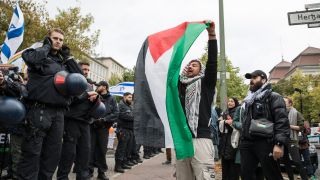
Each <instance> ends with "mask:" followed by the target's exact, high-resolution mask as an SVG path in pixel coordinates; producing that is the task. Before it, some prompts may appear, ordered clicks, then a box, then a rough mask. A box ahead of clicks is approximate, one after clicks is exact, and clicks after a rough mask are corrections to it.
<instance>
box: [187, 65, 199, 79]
mask: <svg viewBox="0 0 320 180" xmlns="http://www.w3.org/2000/svg"><path fill="white" fill-rule="evenodd" d="M200 70H201V65H200V63H199V62H197V61H192V62H190V63H189V65H188V68H187V77H189V78H192V77H194V76H196V75H198V74H199V73H200Z"/></svg>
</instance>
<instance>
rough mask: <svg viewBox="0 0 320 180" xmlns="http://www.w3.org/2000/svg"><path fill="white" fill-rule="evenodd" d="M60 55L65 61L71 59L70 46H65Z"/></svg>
mask: <svg viewBox="0 0 320 180" xmlns="http://www.w3.org/2000/svg"><path fill="white" fill-rule="evenodd" d="M60 54H61V55H62V57H63V58H64V59H69V57H70V56H71V54H70V48H69V47H68V46H65V45H63V46H62V48H61V50H60Z"/></svg>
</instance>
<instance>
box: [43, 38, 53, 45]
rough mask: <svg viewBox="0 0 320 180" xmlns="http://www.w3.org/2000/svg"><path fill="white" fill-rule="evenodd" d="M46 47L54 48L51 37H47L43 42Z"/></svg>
mask: <svg viewBox="0 0 320 180" xmlns="http://www.w3.org/2000/svg"><path fill="white" fill-rule="evenodd" d="M44 45H49V46H50V47H52V40H51V39H50V37H49V36H46V37H45V38H44V40H43V46H44Z"/></svg>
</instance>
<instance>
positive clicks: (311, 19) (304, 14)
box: [288, 9, 320, 25]
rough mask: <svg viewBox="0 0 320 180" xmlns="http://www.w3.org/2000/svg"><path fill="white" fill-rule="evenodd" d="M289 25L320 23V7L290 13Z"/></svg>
mask: <svg viewBox="0 0 320 180" xmlns="http://www.w3.org/2000/svg"><path fill="white" fill-rule="evenodd" d="M288 20H289V25H299V24H312V23H320V9H316V10H310V11H296V12H289V13H288Z"/></svg>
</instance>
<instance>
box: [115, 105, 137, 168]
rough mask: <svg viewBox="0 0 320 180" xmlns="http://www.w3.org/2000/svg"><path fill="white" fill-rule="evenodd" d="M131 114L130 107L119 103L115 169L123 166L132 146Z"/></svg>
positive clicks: (126, 161)
mask: <svg viewBox="0 0 320 180" xmlns="http://www.w3.org/2000/svg"><path fill="white" fill-rule="evenodd" d="M133 119H134V117H133V112H132V106H131V105H128V104H126V103H125V102H124V101H123V100H122V101H120V102H119V120H118V129H119V130H117V131H118V133H117V138H118V142H119V143H118V146H117V150H116V154H115V160H116V168H117V167H118V166H120V167H121V166H122V167H123V166H125V165H126V164H127V163H128V160H129V158H130V157H129V156H130V155H131V152H132V148H134V147H133V144H132V142H133V141H132V138H133Z"/></svg>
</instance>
